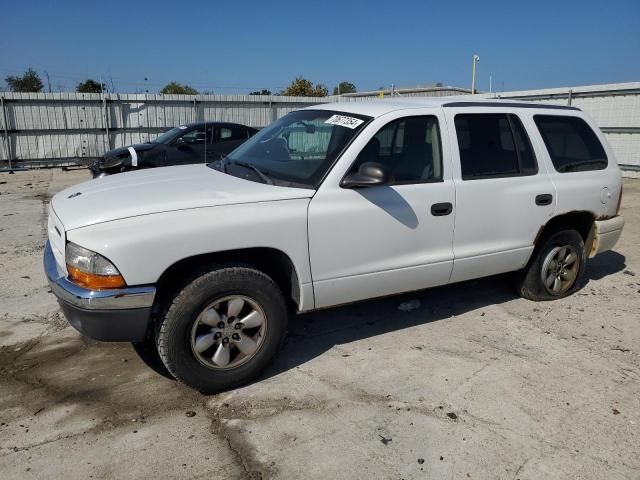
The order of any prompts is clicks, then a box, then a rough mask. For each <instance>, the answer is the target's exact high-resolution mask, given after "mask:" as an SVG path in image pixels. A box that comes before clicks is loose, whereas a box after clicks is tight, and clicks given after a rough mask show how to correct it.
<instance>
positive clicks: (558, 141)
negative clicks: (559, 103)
mask: <svg viewBox="0 0 640 480" xmlns="http://www.w3.org/2000/svg"><path fill="white" fill-rule="evenodd" d="M534 120H535V123H536V125H537V127H538V130H539V131H540V135H541V136H542V139H543V140H544V143H545V145H546V147H547V151H548V152H549V156H550V157H551V161H552V162H553V166H554V168H555V169H556V170H557V171H558V172H561V173H565V172H584V171H591V170H603V169H605V168H607V165H608V163H609V161H608V159H607V154H606V153H605V151H604V148H603V147H602V144H601V143H600V140H598V137H597V136H596V134H595V132H594V131H593V130H592V129H591V127H590V126H589V125H588V124H587V122H585V121H584V120H583V119H581V118H578V117H566V116H560V115H535V116H534Z"/></svg>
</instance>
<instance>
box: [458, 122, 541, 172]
mask: <svg viewBox="0 0 640 480" xmlns="http://www.w3.org/2000/svg"><path fill="white" fill-rule="evenodd" d="M455 125H456V133H457V136H458V148H459V149H460V164H461V165H460V166H461V169H462V179H463V180H473V179H478V178H496V177H513V176H519V175H535V174H536V173H537V172H538V164H537V162H536V158H535V155H534V153H533V148H532V147H531V142H530V141H529V137H528V136H527V133H526V131H525V129H524V127H523V125H522V122H521V121H520V119H519V118H518V117H517V115H513V114H506V113H472V114H460V115H456V117H455Z"/></svg>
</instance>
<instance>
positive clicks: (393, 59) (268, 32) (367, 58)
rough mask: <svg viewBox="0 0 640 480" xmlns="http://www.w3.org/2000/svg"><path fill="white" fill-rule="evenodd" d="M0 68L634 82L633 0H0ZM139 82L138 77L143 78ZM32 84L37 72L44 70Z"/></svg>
mask: <svg viewBox="0 0 640 480" xmlns="http://www.w3.org/2000/svg"><path fill="white" fill-rule="evenodd" d="M1 11H2V17H1V18H0V25H1V31H2V35H0V76H1V78H2V79H4V77H6V76H7V75H9V74H15V73H21V72H23V71H24V70H25V69H26V68H28V67H30V66H32V67H33V68H35V69H36V70H38V72H39V73H41V74H42V72H43V71H45V70H46V71H48V72H49V74H50V77H51V84H52V87H53V89H54V90H57V89H58V87H59V86H60V85H61V86H63V87H64V88H65V89H66V90H71V89H73V88H74V87H75V84H76V83H77V82H78V81H80V80H82V79H83V78H86V77H93V78H96V79H97V78H99V77H100V76H102V77H103V78H108V77H112V78H113V81H114V83H115V86H116V89H117V90H118V91H122V92H134V91H144V90H146V89H148V90H149V91H150V92H155V91H157V90H158V89H160V88H161V87H162V86H163V85H164V84H166V83H167V82H169V81H171V80H175V81H178V82H181V83H188V84H190V85H193V86H194V87H196V88H197V89H198V90H200V91H203V90H208V91H213V92H215V93H232V92H235V93H246V92H248V91H249V90H254V89H259V88H267V89H270V90H273V91H277V90H279V89H281V88H283V87H284V86H286V85H287V84H288V83H290V81H291V80H292V79H293V78H294V77H296V76H298V75H302V76H304V77H306V78H308V79H310V80H312V81H313V82H320V83H323V84H325V85H326V86H327V87H329V89H332V88H333V86H335V85H336V84H337V83H338V82H340V81H342V80H347V81H350V82H352V83H354V84H356V85H357V87H358V89H359V90H375V89H377V88H379V87H380V86H389V85H391V84H392V83H393V84H395V85H398V86H414V85H425V84H433V83H435V82H442V83H444V84H445V85H455V86H462V87H469V85H470V81H471V79H470V77H471V57H472V54H473V53H478V54H479V55H480V63H479V65H478V88H479V89H481V90H488V88H489V75H492V76H493V86H494V90H500V89H501V88H502V85H504V89H505V90H514V89H529V88H545V87H559V86H569V85H588V84H592V83H614V82H627V81H640V1H639V0H628V1H625V0H620V1H618V0H609V1H607V2H602V1H599V2H595V1H590V0H583V1H563V0H555V1H546V0H537V1H535V2H519V1H517V0H511V1H499V2H498V1H495V2H492V1H490V0H485V1H473V2H466V1H462V0H458V1H448V2H443V1H437V2H431V1H426V0H425V1H417V0H416V1H402V0H396V1H389V0H385V1H381V2H377V1H369V2H356V1H350V2H349V1H346V0H343V1H333V0H325V1H322V2H312V1H307V2H301V1H299V0H298V1H295V2H294V1H281V2H276V1H273V0H271V1H269V0H265V1H253V0H243V1H212V0H209V1H197V0H191V1H183V2H176V1H172V2H168V1H164V0H155V1H152V2H151V1H134V0H130V1H119V0H114V1H109V2H93V1H90V0H84V1H82V2H77V1H59V2H52V1H46V2H44V1H43V2H41V1H29V2H25V1H18V0H3V1H2V9H1ZM145 78H147V80H146V81H145ZM43 79H44V77H43Z"/></svg>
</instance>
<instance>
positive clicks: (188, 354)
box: [157, 266, 287, 393]
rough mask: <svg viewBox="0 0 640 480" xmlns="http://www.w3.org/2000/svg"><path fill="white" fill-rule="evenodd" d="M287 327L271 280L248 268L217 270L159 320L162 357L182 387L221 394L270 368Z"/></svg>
mask: <svg viewBox="0 0 640 480" xmlns="http://www.w3.org/2000/svg"><path fill="white" fill-rule="evenodd" d="M286 325H287V309H286V305H285V301H284V297H283V295H282V292H281V291H280V289H279V288H278V286H277V285H276V284H275V283H274V282H273V280H271V278H269V277H268V276H267V275H265V274H264V273H262V272H260V271H258V270H254V269H252V268H248V267H239V266H234V267H223V268H217V269H213V270H211V271H209V272H207V273H204V274H202V275H200V276H198V277H197V278H195V279H194V280H192V281H191V282H189V283H188V284H187V285H186V286H185V287H184V288H183V289H182V290H181V291H180V292H179V293H178V294H177V295H176V296H175V297H174V299H173V302H172V303H171V304H170V306H169V308H168V309H167V310H166V313H165V315H164V317H163V318H162V320H161V325H160V329H159V332H158V336H157V345H158V352H159V353H160V357H161V358H162V361H163V363H164V365H165V366H166V367H167V369H168V370H169V371H170V372H171V373H172V374H173V376H175V377H176V379H178V380H179V381H181V382H182V383H184V384H186V385H188V386H190V387H192V388H195V389H197V390H199V391H201V392H203V393H215V392H220V391H223V390H227V389H229V388H233V387H236V386H239V385H242V384H244V383H246V382H248V381H249V380H251V379H252V378H254V377H255V376H256V375H258V374H259V373H260V372H261V371H262V370H263V369H264V368H265V367H266V366H267V365H268V364H269V362H270V361H271V359H272V358H273V356H274V355H275V353H276V352H277V350H278V347H279V346H280V344H281V341H282V339H283V338H284V335H285V333H286Z"/></svg>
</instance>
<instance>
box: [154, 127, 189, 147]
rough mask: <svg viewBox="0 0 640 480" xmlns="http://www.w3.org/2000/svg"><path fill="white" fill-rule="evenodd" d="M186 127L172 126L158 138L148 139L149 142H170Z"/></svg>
mask: <svg viewBox="0 0 640 480" xmlns="http://www.w3.org/2000/svg"><path fill="white" fill-rule="evenodd" d="M186 128H187V127H176V128H172V129H171V130H169V131H167V132H164V133H163V134H162V135H160V136H159V137H158V138H155V139H153V140H150V141H149V143H164V144H167V143H171V142H172V141H173V140H175V139H176V137H178V136H179V135H180V134H181V133H182V132H184V131H185V129H186Z"/></svg>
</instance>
